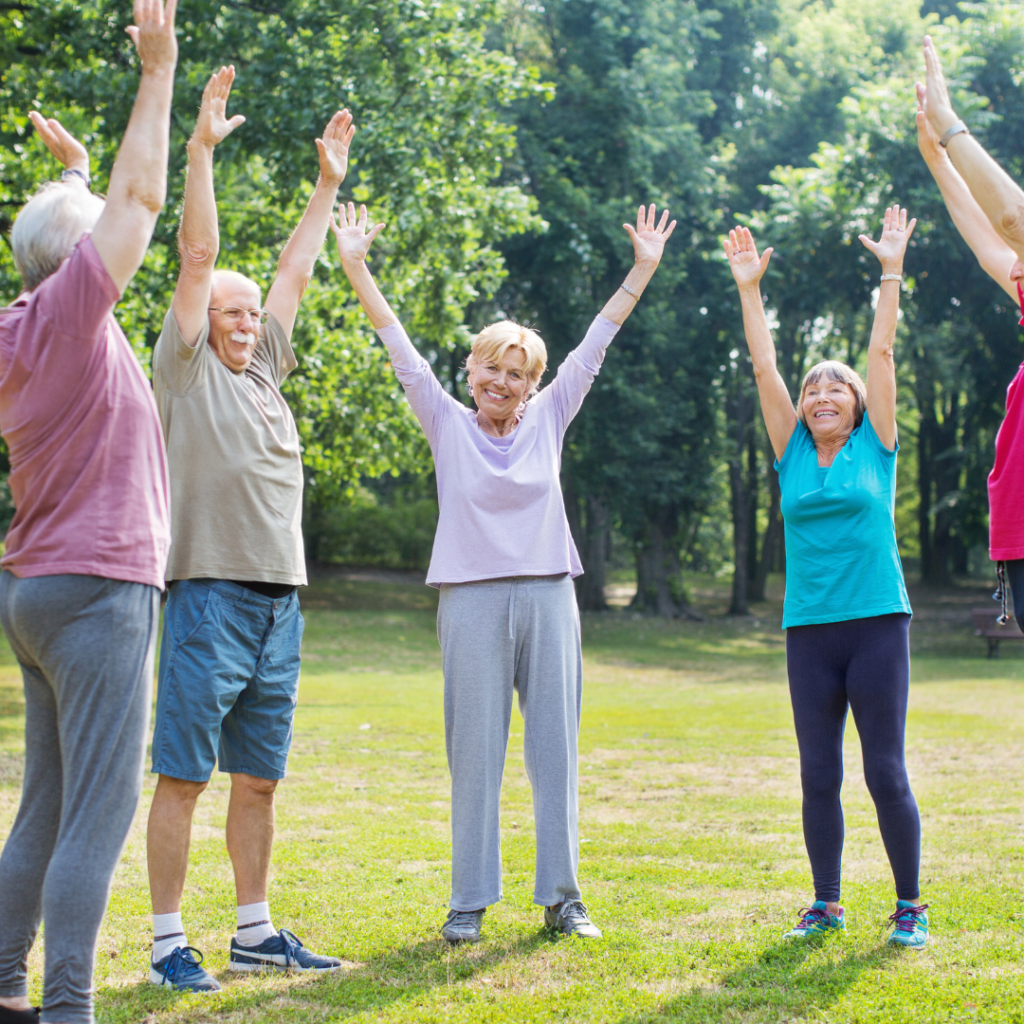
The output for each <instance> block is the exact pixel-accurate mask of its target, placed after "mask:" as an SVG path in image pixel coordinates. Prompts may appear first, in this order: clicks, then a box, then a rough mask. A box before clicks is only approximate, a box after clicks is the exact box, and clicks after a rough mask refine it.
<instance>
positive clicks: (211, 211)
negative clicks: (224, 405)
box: [171, 66, 245, 347]
mask: <svg viewBox="0 0 1024 1024" xmlns="http://www.w3.org/2000/svg"><path fill="white" fill-rule="evenodd" d="M234 80H235V69H234V67H233V66H228V67H222V68H221V69H220V70H219V71H218V72H216V74H214V75H212V76H211V77H210V81H209V82H207V84H206V88H205V89H204V90H203V101H202V103H201V104H200V106H199V117H198V118H197V119H196V127H195V130H194V131H193V132H192V138H190V139H189V140H188V178H187V179H186V181H185V204H184V209H183V210H182V214H181V227H180V229H179V230H178V254H179V258H180V260H181V266H180V269H179V270H178V284H177V287H176V288H175V289H174V301H173V302H172V303H171V309H173V310H174V319H175V320H176V321H177V324H178V330H179V331H180V332H181V336H182V338H183V339H184V340H185V344H186V345H191V346H193V347H194V346H195V345H196V343H197V342H198V341H199V337H200V335H201V334H202V331H203V328H204V327H205V326H206V321H207V317H208V316H209V313H208V312H207V310H208V307H209V305H210V289H211V286H212V283H213V271H214V268H215V266H216V264H217V253H218V251H219V249H220V232H219V229H218V225H217V198H216V195H215V194H214V188H213V151H214V149H215V148H216V146H217V144H218V143H220V142H222V141H223V140H224V139H226V138H227V137H228V136H229V135H230V134H231V133H232V132H233V131H234V130H235V129H236V128H237V127H238V126H239V125H240V124H243V123H244V122H245V118H244V117H242V116H241V115H240V114H239V115H236V116H235V117H232V118H231V119H230V120H229V119H228V117H227V114H226V111H227V104H228V98H229V97H230V95H231V83H232V82H234Z"/></svg>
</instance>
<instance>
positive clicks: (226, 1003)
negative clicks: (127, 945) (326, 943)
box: [96, 930, 558, 1024]
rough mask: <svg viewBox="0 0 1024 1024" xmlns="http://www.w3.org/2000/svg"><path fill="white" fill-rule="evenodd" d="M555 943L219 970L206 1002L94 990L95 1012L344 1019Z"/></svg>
mask: <svg viewBox="0 0 1024 1024" xmlns="http://www.w3.org/2000/svg"><path fill="white" fill-rule="evenodd" d="M557 941H558V940H557V938H555V937H554V936H552V935H551V934H550V933H549V932H547V931H544V930H541V931H537V932H534V933H532V934H527V935H523V936H520V937H518V938H515V939H511V940H510V941H508V942H495V941H489V942H487V943H486V944H485V945H483V946H458V947H452V946H449V945H448V943H446V942H445V941H444V940H442V939H440V938H439V939H436V940H432V941H429V942H420V943H417V944H416V945H413V946H407V947H405V948H402V949H396V950H392V951H391V952H388V953H385V954H383V955H381V956H378V957H372V958H370V959H368V960H366V961H364V962H362V963H360V964H358V965H357V966H355V967H353V968H352V969H351V970H348V971H343V972H339V973H338V974H333V975H328V976H326V977H324V976H319V977H313V976H310V975H284V974H268V975H237V974H231V972H229V971H224V972H221V973H220V974H219V975H218V978H219V980H220V982H221V983H222V984H223V985H224V989H223V990H222V991H221V992H220V993H218V994H216V995H211V996H199V995H191V994H188V993H181V992H170V991H167V990H165V989H159V988H155V987H154V986H152V985H150V984H149V983H148V982H141V983H139V984H138V985H132V986H128V987H124V988H116V989H106V990H100V991H99V992H98V993H97V997H96V1013H97V1018H98V1019H100V1020H102V1021H104V1024H129V1022H131V1024H136V1022H138V1021H146V1022H148V1024H159V1022H160V1021H161V1020H163V1019H167V1020H175V1021H195V1022H211V1021H218V1020H222V1019H227V1018H233V1019H236V1018H237V1017H238V1016H240V1015H241V1016H244V1019H246V1020H264V1021H274V1022H275V1024H277V1022H279V1021H283V1022H287V1021H292V1020H294V1021H321V1020H327V1019H330V1020H332V1021H337V1020H344V1019H346V1018H347V1017H351V1016H354V1015H355V1014H357V1013H365V1012H366V1011H374V1012H380V1011H382V1010H385V1009H387V1008H388V1007H389V1006H391V1005H392V1004H394V1003H399V1002H408V1001H413V1002H415V1001H416V999H417V998H419V997H423V996H424V995H426V994H428V993H430V992H432V991H434V990H436V989H439V988H447V987H448V986H454V985H455V984H457V983H461V982H465V981H467V980H469V979H471V978H472V977H474V975H477V974H480V973H486V972H488V971H493V970H494V968H495V967H497V966H498V965H499V964H501V963H502V962H503V961H505V960H509V959H515V958H519V957H523V956H529V955H530V954H531V953H534V952H536V951H538V950H541V949H544V948H546V947H548V946H550V945H552V944H553V943H555V942H557ZM165 1015H166V1018H165Z"/></svg>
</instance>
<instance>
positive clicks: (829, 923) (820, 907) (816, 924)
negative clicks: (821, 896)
mask: <svg viewBox="0 0 1024 1024" xmlns="http://www.w3.org/2000/svg"><path fill="white" fill-rule="evenodd" d="M845 931H846V921H844V920H843V908H842V907H840V908H839V913H838V914H830V913H829V912H828V905H827V904H826V903H825V901H824V900H816V901H815V902H814V903H812V904H811V905H810V907H805V908H804V909H803V910H801V911H800V920H799V921H798V922H797V926H796V927H795V928H794V929H793V930H792V931H789V932H786V934H785V936H784V937H785V938H787V939H809V938H810V937H811V936H812V935H824V934H825V933H826V932H845Z"/></svg>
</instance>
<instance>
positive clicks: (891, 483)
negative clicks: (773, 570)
mask: <svg viewBox="0 0 1024 1024" xmlns="http://www.w3.org/2000/svg"><path fill="white" fill-rule="evenodd" d="M898 450H899V447H898V446H897V451H898ZM775 468H776V469H777V470H778V471H779V488H780V490H781V492H782V517H783V519H784V521H785V525H786V601H785V605H784V606H783V611H782V628H783V629H786V628H787V627H788V626H809V625H812V624H814V623H818V622H844V621H846V620H847V619H866V618H869V617H871V616H873V615H889V614H891V613H892V612H905V613H906V614H908V615H909V614H911V611H910V600H909V599H908V598H907V588H906V585H905V583H904V582H903V565H902V563H901V562H900V556H899V553H898V551H897V550H896V526H895V523H894V522H893V510H894V508H895V505H896V452H891V451H889V450H888V449H887V448H886V447H885V445H883V444H882V442H881V441H879V439H878V435H877V434H876V433H875V430H874V428H873V427H872V426H871V423H870V422H869V420H868V417H867V413H865V414H864V419H863V421H862V422H861V424H860V426H859V427H856V428H855V429H854V430H853V432H852V433H851V434H850V437H849V439H848V440H847V442H846V444H845V445H844V446H843V448H842V450H841V451H840V452H839V453H838V454H837V455H836V457H835V460H834V461H833V463H832V465H831V466H827V467H825V466H819V465H818V453H817V452H816V451H815V448H814V441H813V440H812V438H811V434H810V431H809V430H808V429H807V428H806V427H805V426H804V425H803V424H802V423H797V425H796V429H795V430H794V431H793V436H792V437H791V438H790V439H789V444H788V445H786V450H785V451H784V452H783V453H782V458H781V459H778V460H777V461H776V463H775Z"/></svg>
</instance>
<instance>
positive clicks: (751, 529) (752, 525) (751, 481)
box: [747, 421, 760, 601]
mask: <svg viewBox="0 0 1024 1024" xmlns="http://www.w3.org/2000/svg"><path fill="white" fill-rule="evenodd" d="M758 433H759V431H758V429H757V424H755V423H754V422H753V421H751V423H750V427H749V428H748V430H747V592H748V596H749V598H750V600H751V601H757V600H759V599H758V598H756V597H755V596H754V584H755V583H756V582H757V569H758V558H757V506H758V504H759V500H760V487H759V482H760V481H759V479H758V475H759V474H758V470H759V469H760V465H759V463H760V452H759V451H758V450H757V442H758Z"/></svg>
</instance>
